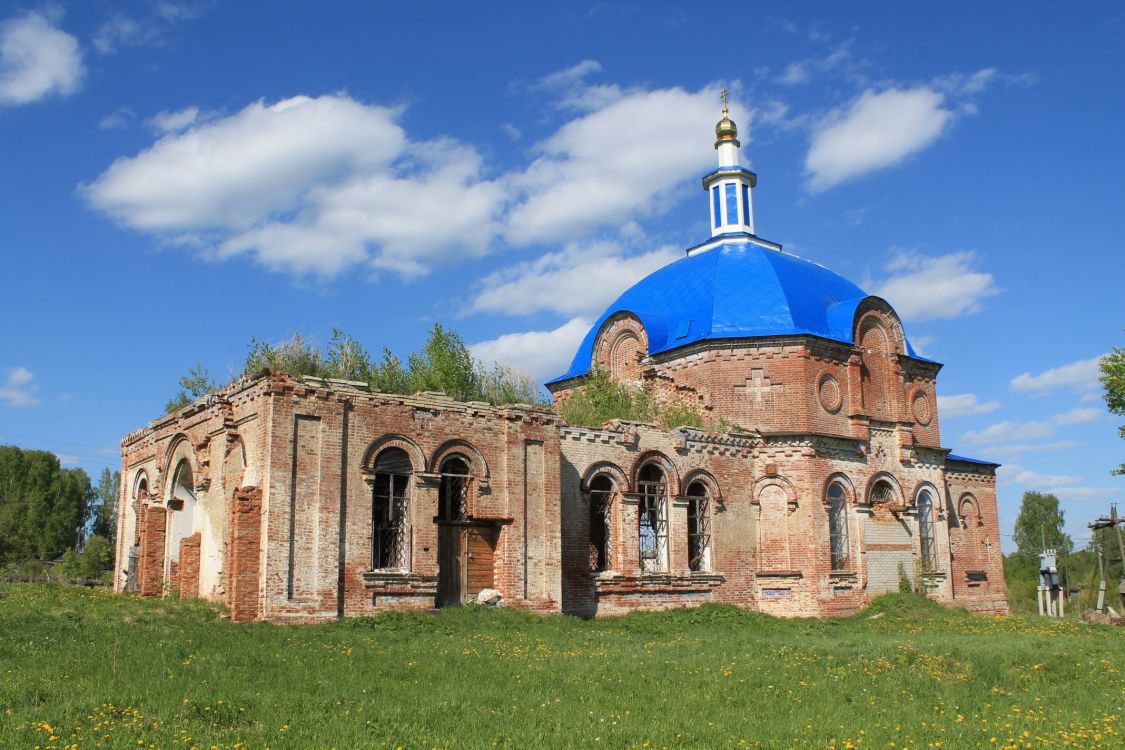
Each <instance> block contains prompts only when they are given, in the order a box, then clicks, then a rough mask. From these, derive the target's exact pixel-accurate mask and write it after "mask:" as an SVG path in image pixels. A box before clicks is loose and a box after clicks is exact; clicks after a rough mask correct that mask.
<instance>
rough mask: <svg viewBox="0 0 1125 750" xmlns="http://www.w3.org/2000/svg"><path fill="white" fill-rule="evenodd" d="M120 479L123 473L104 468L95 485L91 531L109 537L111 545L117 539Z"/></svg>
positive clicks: (91, 512) (91, 511)
mask: <svg viewBox="0 0 1125 750" xmlns="http://www.w3.org/2000/svg"><path fill="white" fill-rule="evenodd" d="M120 481H121V475H120V474H119V473H118V472H116V471H111V470H110V469H108V468H105V469H102V475H101V477H100V478H99V479H98V484H97V486H96V487H94V506H93V508H91V510H90V515H91V516H92V524H91V527H90V533H91V534H95V535H97V536H101V537H104V538H105V539H108V540H109V543H110V545H111V546H112V545H113V543H114V542H115V541H116V540H117V495H118V490H119V484H120Z"/></svg>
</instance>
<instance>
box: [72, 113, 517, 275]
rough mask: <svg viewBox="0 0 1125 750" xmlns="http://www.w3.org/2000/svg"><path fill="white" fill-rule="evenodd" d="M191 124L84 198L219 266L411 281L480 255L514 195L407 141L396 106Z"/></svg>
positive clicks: (434, 145)
mask: <svg viewBox="0 0 1125 750" xmlns="http://www.w3.org/2000/svg"><path fill="white" fill-rule="evenodd" d="M193 109H194V108H189V109H188V110H187V111H181V112H178V113H171V114H169V115H168V117H167V118H165V120H164V125H166V126H169V127H172V126H176V127H180V126H183V125H184V123H185V122H188V121H189V120H191V119H192V118H193V117H195V118H196V122H194V123H190V124H188V125H187V128H188V129H187V130H186V131H184V132H182V133H170V134H168V135H165V136H164V137H163V138H161V139H160V140H158V141H157V142H156V143H155V144H153V145H152V146H151V147H150V148H148V149H146V150H145V151H142V152H141V153H140V154H138V155H136V156H134V157H129V158H121V159H118V160H117V161H116V162H114V163H113V165H112V166H110V168H109V169H107V170H106V171H105V172H104V173H103V174H102V175H100V176H99V177H98V178H97V179H96V180H95V181H94V182H93V183H91V184H89V185H83V186H81V187H80V191H81V192H82V193H83V195H84V196H85V197H86V199H87V200H88V201H89V202H90V204H91V205H93V206H94V207H95V208H97V209H99V210H101V211H103V212H105V213H107V214H109V215H110V216H112V217H113V218H115V219H116V220H117V221H118V222H120V223H121V224H124V225H126V226H130V227H133V228H135V229H141V230H146V231H150V232H153V233H155V234H157V235H158V236H159V237H161V238H163V239H166V240H168V241H171V242H175V243H181V244H188V245H193V246H197V247H202V248H204V253H205V254H206V255H209V256H210V257H215V258H224V257H229V256H232V255H237V254H240V253H247V252H249V253H252V254H253V255H254V257H255V258H256V259H257V260H258V261H259V262H261V263H262V264H264V265H266V266H268V267H270V268H273V269H278V270H287V271H291V272H295V273H319V274H325V275H328V274H334V273H338V272H340V271H341V270H343V269H344V268H345V267H347V266H349V265H352V264H356V263H361V262H365V261H369V262H370V263H371V264H372V265H374V266H376V267H382V268H390V269H394V270H397V271H401V272H403V273H420V272H423V271H424V270H426V265H425V263H424V261H426V260H427V259H433V258H437V257H444V256H448V255H451V254H453V253H457V252H459V251H463V250H468V251H469V252H470V254H472V253H478V254H479V253H480V252H484V251H485V250H486V249H487V246H488V243H489V241H490V240H491V239H492V237H493V236H494V227H493V223H494V221H493V214H494V213H495V212H497V211H498V210H499V208H500V207H501V205H502V202H503V198H504V194H503V191H502V189H501V188H500V187H499V185H498V183H495V182H489V181H484V180H482V179H481V173H482V171H483V168H484V167H483V164H482V163H481V160H480V158H479V156H478V155H477V154H476V152H475V151H474V150H473V149H471V148H469V147H466V146H463V145H460V144H458V143H456V142H454V141H449V140H439V141H429V142H410V141H408V140H407V138H406V134H405V133H404V131H403V130H402V128H401V127H399V125H398V124H397V122H396V117H397V116H398V114H399V111H398V110H396V109H391V108H386V107H379V106H371V105H365V104H362V103H360V102H357V101H355V100H353V99H350V98H348V97H347V96H344V95H335V96H321V97H317V98H310V97H294V98H292V99H287V100H284V101H281V102H277V103H276V104H265V103H263V102H258V103H255V104H251V105H250V106H248V107H246V108H245V109H243V110H242V111H240V112H238V113H236V114H233V115H230V116H228V117H224V118H220V119H215V120H212V121H210V122H205V123H199V122H198V113H194V112H193V111H192V110H193Z"/></svg>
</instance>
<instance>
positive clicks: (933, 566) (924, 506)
mask: <svg viewBox="0 0 1125 750" xmlns="http://www.w3.org/2000/svg"><path fill="white" fill-rule="evenodd" d="M917 506H918V542H919V545H920V551H921V553H922V571H923V572H925V573H932V572H934V571H935V570H937V554H936V550H935V549H934V496H933V493H931V492H930V491H929V490H922V491H921V492H919V493H918V503H917Z"/></svg>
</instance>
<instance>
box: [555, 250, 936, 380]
mask: <svg viewBox="0 0 1125 750" xmlns="http://www.w3.org/2000/svg"><path fill="white" fill-rule="evenodd" d="M867 297H868V294H867V293H866V292H864V291H863V290H862V289H860V288H859V287H858V286H856V285H855V284H853V283H852V282H850V281H848V280H847V279H845V278H844V277H843V276H840V275H839V274H837V273H833V272H832V271H829V270H828V269H827V268H825V267H824V266H820V265H817V264H816V263H812V262H810V261H807V260H803V259H801V258H798V257H797V256H795V255H789V254H786V253H783V252H780V251H778V250H773V249H770V248H765V247H762V246H761V245H757V244H754V243H753V242H750V241H745V240H744V241H737V240H736V241H730V242H724V243H723V244H721V245H719V246H717V247H714V248H712V249H709V250H702V251H700V252H697V253H695V254H693V255H689V256H687V257H685V258H681V259H680V260H677V261H675V262H673V263H669V264H668V265H666V266H664V267H663V268H661V269H659V270H657V271H655V272H654V273H652V274H649V275H648V276H646V277H645V278H643V279H641V280H640V281H639V282H637V283H636V284H634V285H633V286H632V287H631V288H630V289H628V290H627V291H626V292H625V293H624V294H622V295H621V296H620V297H618V298H617V301H616V302H614V303H613V304H612V305H610V306H609V307H608V308H607V309H606V311H605V312H604V313H602V316H601V317H600V318H598V320H597V322H596V323H594V325H593V327H592V328H591V329H590V331H589V332H588V333H587V334H586V338H584V339H583V340H582V344H581V346H579V347H578V352H577V353H576V354H575V355H574V359H573V361H572V362H571V364H570V369H569V370H567V371H566V373H564V374H563V375H560V376H559V377H557V378H555V379H554V380H551V381H549V382H550V383H556V382H559V381H561V380H567V379H569V378H574V377H579V376H581V375H585V374H586V373H588V372H589V371H590V367H591V365H592V359H593V350H594V340H595V339H596V338H597V336H598V332H599V331H600V330H601V328H602V325H603V324H604V323H605V321H606V320H607V319H608V318H610V317H611V316H613V315H616V314H617V313H622V312H628V313H632V314H633V315H636V316H637V318H639V319H640V321H641V324H642V325H643V326H644V328H645V332H646V333H647V334H648V353H649V354H650V355H651V354H660V353H661V352H666V351H669V350H672V349H677V348H679V347H681V346H687V345H688V344H694V343H696V342H697V341H704V340H708V339H732V338H734V339H737V338H755V337H759V336H787V335H794V334H808V335H812V336H819V337H822V338H826V339H832V340H834V341H840V342H843V343H846V344H852V343H854V341H853V336H852V325H853V322H854V318H855V311H856V308H857V307H858V306H859V304H860V302H862V301H863V300H864V299H865V298H867ZM906 349H907V353H908V354H910V356H912V357H913V356H917V355H916V354H915V353H914V350H913V348H912V347H911V346H910V343H909V342H907V344H906Z"/></svg>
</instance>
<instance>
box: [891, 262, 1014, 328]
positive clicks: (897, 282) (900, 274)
mask: <svg viewBox="0 0 1125 750" xmlns="http://www.w3.org/2000/svg"><path fill="white" fill-rule="evenodd" d="M973 259H974V255H973V253H971V252H956V253H949V254H948V255H939V256H932V257H931V256H924V255H918V254H916V253H900V254H898V255H897V256H896V257H895V258H894V259H893V260H892V261H891V262H890V263H889V264H888V265H887V269H886V270H887V271H888V272H889V274H890V275H889V276H888V277H887V278H886V279H885V280H883V281H882V282H877V283H876V286H875V288H874V293H875V294H876V295H878V296H880V297H883V298H884V299H886V300H887V301H888V302H890V303H891V306H893V307H894V308H895V310H896V311H897V312H898V314H899V315H900V316H902V317H903V318H904V319H907V320H931V319H934V318H954V317H957V316H959V315H964V314H967V313H973V312H977V311H978V310H980V307H981V300H983V299H985V298H986V297H991V296H992V295H995V294H998V293H999V292H1000V289H998V288H997V287H996V284H995V283H994V281H993V278H992V274H990V273H985V272H984V271H977V270H974V269H973V267H972V265H973Z"/></svg>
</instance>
